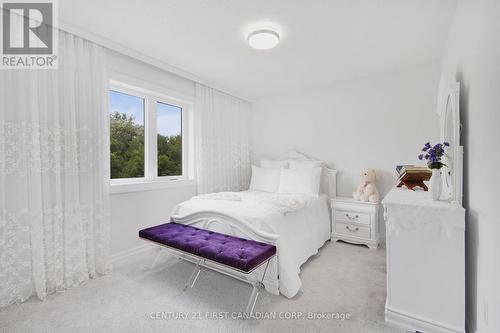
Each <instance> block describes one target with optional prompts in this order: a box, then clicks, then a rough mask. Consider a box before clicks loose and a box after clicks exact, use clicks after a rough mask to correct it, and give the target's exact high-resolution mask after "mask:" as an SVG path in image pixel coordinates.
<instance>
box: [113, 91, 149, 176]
mask: <svg viewBox="0 0 500 333" xmlns="http://www.w3.org/2000/svg"><path fill="white" fill-rule="evenodd" d="M109 105H110V107H109V110H110V112H111V114H110V145H111V146H110V150H111V179H117V178H137V177H144V98H141V97H137V96H132V95H128V94H124V93H121V92H118V91H114V90H111V91H110V92H109Z"/></svg>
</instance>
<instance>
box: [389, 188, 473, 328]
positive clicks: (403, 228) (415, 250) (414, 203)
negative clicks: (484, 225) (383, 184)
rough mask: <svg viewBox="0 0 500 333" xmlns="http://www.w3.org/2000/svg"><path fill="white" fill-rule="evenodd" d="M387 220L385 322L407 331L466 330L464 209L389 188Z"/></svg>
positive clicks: (420, 192) (407, 191) (422, 194)
mask: <svg viewBox="0 0 500 333" xmlns="http://www.w3.org/2000/svg"><path fill="white" fill-rule="evenodd" d="M382 204H383V206H384V219H385V221H386V246H387V300H386V305H385V319H386V322H387V323H388V324H391V325H393V326H397V327H399V328H402V329H405V330H409V331H420V332H425V333H428V332H429V333H432V332H464V331H465V244H464V243H465V235H464V234H465V210H464V208H463V207H462V206H460V205H459V204H451V203H448V202H444V201H431V200H430V199H429V194H428V193H427V192H423V191H416V192H413V191H410V190H407V189H401V188H394V189H392V190H391V191H390V192H389V193H388V194H387V196H386V197H385V198H384V200H383V201H382Z"/></svg>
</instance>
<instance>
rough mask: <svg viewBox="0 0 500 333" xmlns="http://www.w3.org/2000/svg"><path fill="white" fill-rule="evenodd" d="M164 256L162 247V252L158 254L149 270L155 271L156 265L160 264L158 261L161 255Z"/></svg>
mask: <svg viewBox="0 0 500 333" xmlns="http://www.w3.org/2000/svg"><path fill="white" fill-rule="evenodd" d="M162 254H163V249H162V248H161V247H160V251H158V254H157V255H156V257H155V260H153V263H152V264H151V266H150V267H149V269H153V268H155V266H156V263H157V262H158V259H160V257H161V255H162Z"/></svg>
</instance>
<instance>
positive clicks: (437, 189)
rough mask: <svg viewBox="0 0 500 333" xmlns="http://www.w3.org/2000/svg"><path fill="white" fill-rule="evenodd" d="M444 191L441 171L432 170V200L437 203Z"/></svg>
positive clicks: (430, 190) (430, 185) (430, 186)
mask: <svg viewBox="0 0 500 333" xmlns="http://www.w3.org/2000/svg"><path fill="white" fill-rule="evenodd" d="M442 190H443V182H442V180H441V169H432V176H431V179H430V180H429V194H430V197H431V200H433V201H437V200H439V197H440V196H441V191H442Z"/></svg>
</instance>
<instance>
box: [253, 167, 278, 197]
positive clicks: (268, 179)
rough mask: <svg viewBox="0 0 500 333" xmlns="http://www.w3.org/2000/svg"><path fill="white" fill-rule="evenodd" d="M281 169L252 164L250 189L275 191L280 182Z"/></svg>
mask: <svg viewBox="0 0 500 333" xmlns="http://www.w3.org/2000/svg"><path fill="white" fill-rule="evenodd" d="M280 174H281V169H268V168H259V167H258V166H255V165H252V179H251V180H250V190H251V191H264V192H276V190H278V186H279V184H280Z"/></svg>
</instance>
